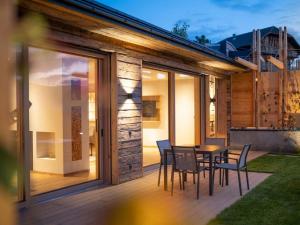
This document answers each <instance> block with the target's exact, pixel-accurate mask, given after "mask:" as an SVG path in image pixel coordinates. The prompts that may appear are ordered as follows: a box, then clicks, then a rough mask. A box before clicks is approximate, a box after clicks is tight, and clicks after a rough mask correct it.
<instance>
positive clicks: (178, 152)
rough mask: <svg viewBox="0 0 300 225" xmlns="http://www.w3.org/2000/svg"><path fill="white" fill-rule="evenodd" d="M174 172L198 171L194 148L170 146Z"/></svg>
mask: <svg viewBox="0 0 300 225" xmlns="http://www.w3.org/2000/svg"><path fill="white" fill-rule="evenodd" d="M172 154H173V164H174V168H175V170H181V171H196V170H197V169H198V164H197V158H196V151H195V148H194V147H183V146H172Z"/></svg>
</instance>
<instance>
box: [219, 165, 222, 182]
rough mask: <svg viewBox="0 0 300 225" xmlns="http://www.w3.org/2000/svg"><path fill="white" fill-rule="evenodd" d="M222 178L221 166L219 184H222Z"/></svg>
mask: <svg viewBox="0 0 300 225" xmlns="http://www.w3.org/2000/svg"><path fill="white" fill-rule="evenodd" d="M221 178H222V169H221V168H220V172H219V185H221Z"/></svg>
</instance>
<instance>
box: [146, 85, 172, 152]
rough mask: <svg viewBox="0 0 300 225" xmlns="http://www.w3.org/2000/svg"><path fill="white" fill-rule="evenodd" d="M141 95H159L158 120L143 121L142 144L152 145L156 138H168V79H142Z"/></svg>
mask: <svg viewBox="0 0 300 225" xmlns="http://www.w3.org/2000/svg"><path fill="white" fill-rule="evenodd" d="M143 96H160V122H149V121H146V122H143V146H147V147H149V146H150V147H154V146H156V141H157V140H162V139H168V138H169V131H168V130H169V128H168V80H166V79H165V80H151V81H143Z"/></svg>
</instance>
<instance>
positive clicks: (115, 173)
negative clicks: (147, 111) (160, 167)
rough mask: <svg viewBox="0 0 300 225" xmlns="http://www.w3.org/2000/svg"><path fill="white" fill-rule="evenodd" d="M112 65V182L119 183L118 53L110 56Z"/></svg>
mask: <svg viewBox="0 0 300 225" xmlns="http://www.w3.org/2000/svg"><path fill="white" fill-rule="evenodd" d="M110 65H111V87H110V88H111V96H110V99H111V176H112V177H111V178H112V179H111V183H112V184H119V175H120V173H119V172H120V171H119V153H118V77H117V54H116V53H113V54H112V55H111V58H110Z"/></svg>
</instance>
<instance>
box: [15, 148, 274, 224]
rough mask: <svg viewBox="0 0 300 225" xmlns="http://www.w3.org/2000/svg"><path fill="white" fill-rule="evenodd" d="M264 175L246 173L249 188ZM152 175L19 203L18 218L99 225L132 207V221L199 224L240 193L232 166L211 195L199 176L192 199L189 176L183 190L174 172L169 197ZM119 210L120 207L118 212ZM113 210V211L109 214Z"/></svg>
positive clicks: (252, 155)
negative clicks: (28, 204)
mask: <svg viewBox="0 0 300 225" xmlns="http://www.w3.org/2000/svg"><path fill="white" fill-rule="evenodd" d="M262 154H263V153H262V152H250V155H249V158H250V159H253V158H256V157H258V156H260V155H262ZM217 174H218V173H217ZM269 175H270V174H265V173H249V178H250V186H251V189H252V188H254V187H255V186H257V185H258V184H259V183H261V182H262V181H264V180H265V179H266V178H267V177H268V176H269ZM157 176H158V171H157V170H154V171H152V172H148V173H147V174H145V176H144V177H143V178H140V179H137V180H133V181H130V182H127V183H123V184H121V185H116V186H109V187H106V188H101V189H97V190H90V191H87V192H83V193H80V194H76V195H72V196H66V197H63V198H59V199H56V200H53V201H50V202H45V203H41V204H39V205H36V206H32V207H30V208H28V209H23V210H21V211H20V222H19V224H21V225H29V224H30V225H35V224H36V225H59V224H66V225H68V224H72V225H77V224H78V225H79V224H89V225H101V224H107V221H106V219H107V218H108V219H111V218H114V219H117V218H119V219H121V220H122V221H123V222H124V220H127V219H128V220H132V218H131V217H132V214H131V213H133V214H136V216H137V218H135V221H136V222H135V223H134V222H132V223H130V224H132V225H135V224H138V223H139V222H137V221H139V219H140V220H141V219H144V220H145V221H147V223H145V224H156V225H157V224H190V225H193V224H198V225H201V224H203V225H204V224H206V223H207V222H208V221H209V220H211V219H212V218H214V217H215V216H216V215H217V214H218V213H220V212H221V211H222V210H223V209H225V208H227V207H228V206H230V205H231V204H233V203H234V202H236V201H237V200H239V199H240V196H239V191H238V185H237V176H236V173H234V172H230V173H229V186H225V187H220V186H219V185H218V184H217V179H216V184H215V193H214V195H213V196H209V195H208V176H206V178H205V179H204V178H203V177H202V176H201V181H200V182H201V184H200V199H199V200H196V196H195V194H196V193H195V185H193V184H192V177H191V176H189V177H188V184H187V186H186V190H185V191H181V190H179V185H178V176H175V186H174V196H173V197H172V196H171V195H170V192H169V191H168V192H166V191H163V187H162V185H161V186H160V187H157ZM242 181H243V191H244V193H246V182H245V174H244V173H242ZM169 185H170V182H169ZM123 211H125V213H124V214H121V212H123ZM113 212H114V213H115V214H113V215H111V213H113ZM109 215H111V216H109ZM124 215H125V216H124ZM139 217H141V218H139ZM158 218H159V220H158ZM156 220H158V221H156ZM172 220H174V221H172ZM151 222H152V223H151ZM167 222H168V223H167ZM112 224H117V223H112ZM124 224H125V222H124ZM139 225H140V224H139Z"/></svg>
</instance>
